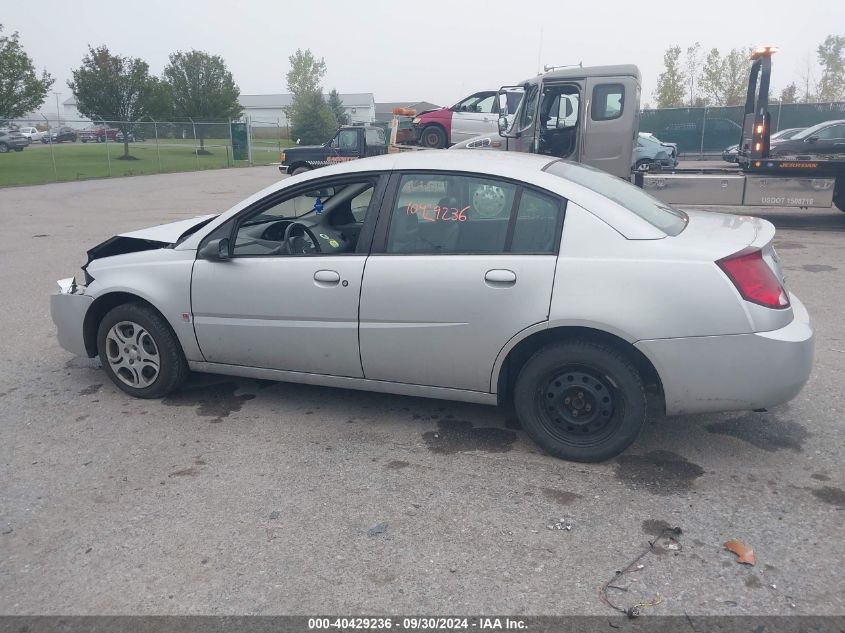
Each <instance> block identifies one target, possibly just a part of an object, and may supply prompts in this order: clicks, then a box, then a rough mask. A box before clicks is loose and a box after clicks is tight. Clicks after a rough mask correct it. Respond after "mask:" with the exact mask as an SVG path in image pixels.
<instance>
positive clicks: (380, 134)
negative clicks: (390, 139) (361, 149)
mask: <svg viewBox="0 0 845 633" xmlns="http://www.w3.org/2000/svg"><path fill="white" fill-rule="evenodd" d="M364 134H365V137H364V138H366V139H367V145H384V130H382V129H381V128H379V127H373V128H367V129H366V131H365V132H364Z"/></svg>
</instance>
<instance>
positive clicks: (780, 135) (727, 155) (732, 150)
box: [722, 127, 806, 163]
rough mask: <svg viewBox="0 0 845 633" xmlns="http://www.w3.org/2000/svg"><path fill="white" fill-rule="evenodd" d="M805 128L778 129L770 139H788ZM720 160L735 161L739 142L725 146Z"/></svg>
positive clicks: (737, 158) (736, 160) (737, 157)
mask: <svg viewBox="0 0 845 633" xmlns="http://www.w3.org/2000/svg"><path fill="white" fill-rule="evenodd" d="M805 129H806V128H803V127H791V128H787V129H785V130H779V131H778V132H775V133H774V134H772V135H771V137H770V141H776V140H788V139H791V138H794V137H795V135H796V134H798V133H799V132H803V131H804V130H805ZM722 160H723V161H725V162H728V163H736V162H738V160H739V143H737V144H735V145H731V146H730V147H726V148H725V149H724V151H723V152H722Z"/></svg>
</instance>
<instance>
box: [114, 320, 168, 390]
mask: <svg viewBox="0 0 845 633" xmlns="http://www.w3.org/2000/svg"><path fill="white" fill-rule="evenodd" d="M106 357H107V359H108V362H109V366H110V367H111V369H112V371H113V372H114V374H115V376H117V377H118V378H119V379H120V380H121V381H122V382H123V383H125V384H126V385H128V386H130V387H134V388H135V389H143V388H144V387H149V386H150V385H152V384H153V383H154V382H155V381H156V379H157V378H158V375H159V370H160V367H161V359H160V357H159V353H158V346H157V345H156V342H155V340H154V339H153V337H152V335H150V333H149V332H148V331H147V330H145V329H144V328H143V327H141V326H140V325H138V324H137V323H134V322H133V321H120V322H119V323H115V324H114V325H113V326H112V327H111V329H110V330H109V331H108V334H106Z"/></svg>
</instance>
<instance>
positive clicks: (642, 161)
mask: <svg viewBox="0 0 845 633" xmlns="http://www.w3.org/2000/svg"><path fill="white" fill-rule="evenodd" d="M645 165H648V166H649V168H651V161H650V160H649V159H648V158H641V159H640V160H638V161H637V164H636V165H634V168H635V169H636V170H637V171H640V170H641V169H642V168H643V166H645Z"/></svg>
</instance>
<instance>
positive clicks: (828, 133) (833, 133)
mask: <svg viewBox="0 0 845 633" xmlns="http://www.w3.org/2000/svg"><path fill="white" fill-rule="evenodd" d="M815 136H816V137H817V138H820V139H822V140H830V139H834V138H845V125H831V126H829V127H826V128H823V129H821V130H819V131H818V132H816V134H815Z"/></svg>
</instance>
